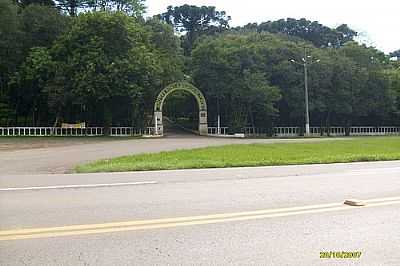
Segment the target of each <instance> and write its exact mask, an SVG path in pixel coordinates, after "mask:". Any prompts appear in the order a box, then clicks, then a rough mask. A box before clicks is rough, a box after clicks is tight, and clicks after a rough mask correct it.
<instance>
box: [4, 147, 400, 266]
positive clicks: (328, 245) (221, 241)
mask: <svg viewBox="0 0 400 266" xmlns="http://www.w3.org/2000/svg"><path fill="white" fill-rule="evenodd" d="M151 141H153V140H151ZM348 198H357V199H361V200H363V202H364V204H365V206H363V207H354V206H347V205H343V201H344V200H345V199H348ZM399 207H400V161H396V162H374V163H352V164H332V165H309V166H280V167H257V168H229V169H205V170H177V171H155V172H136V173H109V174H80V175H78V174H69V175H63V174H54V175H46V174H40V175H1V176H0V265H400V253H399V247H400V209H399ZM342 251H343V252H355V253H354V254H355V255H357V256H360V257H359V258H346V259H345V258H324V259H321V258H320V255H321V253H320V252H327V253H324V254H325V255H326V254H332V253H330V252H342ZM334 254H336V253H334ZM338 254H339V253H338ZM340 254H342V253H340ZM340 254H339V255H338V256H342V255H340ZM343 254H347V253H343Z"/></svg>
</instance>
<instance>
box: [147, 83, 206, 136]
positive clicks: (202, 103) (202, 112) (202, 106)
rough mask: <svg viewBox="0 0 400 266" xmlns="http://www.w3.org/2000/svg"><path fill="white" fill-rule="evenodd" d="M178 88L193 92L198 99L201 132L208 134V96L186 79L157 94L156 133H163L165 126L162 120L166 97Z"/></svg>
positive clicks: (155, 109)
mask: <svg viewBox="0 0 400 266" xmlns="http://www.w3.org/2000/svg"><path fill="white" fill-rule="evenodd" d="M177 90H183V91H187V92H189V93H190V94H192V95H193V96H194V97H195V98H196V101H197V104H198V106H199V127H198V130H199V134H200V135H207V134H208V124H207V102H206V98H205V97H204V95H203V93H202V92H201V91H200V90H199V89H198V88H196V87H195V86H193V85H192V84H190V83H189V82H186V81H181V82H176V83H173V84H171V85H169V86H167V87H166V88H165V89H163V90H162V91H161V92H160V93H159V94H158V96H157V99H156V102H155V104H154V125H155V128H156V130H155V131H156V135H163V132H164V127H163V120H162V116H163V115H162V108H163V104H164V101H165V99H166V98H167V97H168V95H170V94H171V93H173V92H174V91H177Z"/></svg>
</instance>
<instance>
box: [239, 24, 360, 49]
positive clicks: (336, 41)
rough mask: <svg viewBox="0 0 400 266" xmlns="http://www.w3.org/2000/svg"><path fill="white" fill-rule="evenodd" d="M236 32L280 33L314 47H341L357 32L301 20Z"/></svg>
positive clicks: (244, 28) (258, 26)
mask: <svg viewBox="0 0 400 266" xmlns="http://www.w3.org/2000/svg"><path fill="white" fill-rule="evenodd" d="M236 29H237V30H256V31H258V32H263V31H267V32H271V33H280V34H285V35H288V36H294V37H298V38H301V39H303V40H307V41H310V42H312V43H313V44H314V45H315V46H316V47H336V48H338V47H341V46H343V45H344V44H345V43H346V42H349V41H351V40H353V39H354V37H356V36H357V32H355V31H354V30H352V29H350V28H349V27H348V26H347V25H346V24H342V25H340V26H339V27H337V28H336V29H332V28H329V27H326V26H324V25H322V24H320V23H318V21H310V20H306V19H305V18H302V19H299V20H297V19H293V18H288V19H280V20H277V21H268V22H263V23H261V24H259V25H257V24H256V23H255V24H254V23H253V24H248V25H246V26H244V27H243V28H241V27H238V28H236Z"/></svg>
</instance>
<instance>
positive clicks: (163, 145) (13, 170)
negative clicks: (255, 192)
mask: <svg viewBox="0 0 400 266" xmlns="http://www.w3.org/2000/svg"><path fill="white" fill-rule="evenodd" d="M115 139H118V137H116V138H115ZM115 139H114V138H113V140H109V138H108V139H103V140H101V139H100V140H98V138H97V139H95V141H89V140H88V138H86V139H84V140H82V138H76V139H74V138H69V139H68V140H65V139H60V141H59V142H55V141H54V138H53V139H49V142H50V143H48V144H47V145H48V147H44V148H34V149H26V148H27V147H29V146H28V144H27V143H24V145H22V146H21V145H20V146H21V147H22V148H21V149H18V150H7V149H5V148H4V149H0V175H9V174H47V173H70V172H71V171H72V170H73V168H74V167H75V166H76V165H77V164H80V163H85V162H89V161H93V160H100V159H107V158H112V157H116V156H123V155H129V154H139V153H149V152H159V151H171V150H176V149H192V148H200V147H206V146H216V145H224V144H248V143H279V142H305V141H330V140H332V139H335V140H338V139H341V140H350V139H351V138H323V139H318V138H314V139H234V138H215V137H214V138H212V137H200V136H195V135H191V134H183V135H182V133H181V132H179V134H176V133H175V132H171V133H167V137H166V138H152V139H125V140H124V139H123V138H121V140H115ZM38 140H40V141H38V142H43V139H38ZM106 140H108V141H106ZM11 141H13V139H12V138H6V139H1V138H0V146H1V144H2V143H3V146H4V147H7V146H12V143H10V142H11ZM14 141H22V140H21V139H18V138H17V139H15V140H14ZM35 143H36V146H37V144H38V143H37V142H33V143H31V146H35V145H34V144H35ZM62 143H65V145H64V146H61V145H62ZM39 144H40V143H39ZM43 145H44V144H43V143H41V145H40V146H39V147H42V146H43Z"/></svg>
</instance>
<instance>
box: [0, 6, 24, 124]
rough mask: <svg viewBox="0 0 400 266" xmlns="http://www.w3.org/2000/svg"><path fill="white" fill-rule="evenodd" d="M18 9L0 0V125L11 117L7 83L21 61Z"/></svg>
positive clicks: (7, 121)
mask: <svg viewBox="0 0 400 266" xmlns="http://www.w3.org/2000/svg"><path fill="white" fill-rule="evenodd" d="M17 12H18V7H17V6H16V5H15V4H14V3H13V2H11V1H9V0H0V125H1V124H3V123H4V124H8V123H9V121H10V120H11V115H13V113H14V112H13V110H12V107H11V105H10V99H9V87H8V82H9V81H10V79H11V75H12V74H13V73H14V72H15V70H16V69H17V67H18V65H19V64H20V62H21V61H22V56H21V49H20V45H21V42H20V41H19V38H20V37H21V33H20V31H19V21H18V13H17Z"/></svg>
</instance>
